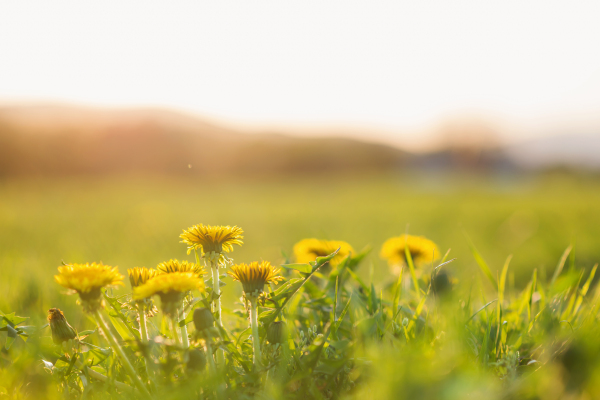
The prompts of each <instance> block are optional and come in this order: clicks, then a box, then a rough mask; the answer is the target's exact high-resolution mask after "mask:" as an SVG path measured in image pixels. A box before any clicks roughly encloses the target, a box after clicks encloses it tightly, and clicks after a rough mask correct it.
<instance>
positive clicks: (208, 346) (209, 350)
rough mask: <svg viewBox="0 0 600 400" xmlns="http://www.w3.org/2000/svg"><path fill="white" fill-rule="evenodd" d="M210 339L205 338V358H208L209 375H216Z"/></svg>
mask: <svg viewBox="0 0 600 400" xmlns="http://www.w3.org/2000/svg"><path fill="white" fill-rule="evenodd" d="M210 341H211V338H210V337H207V338H206V341H205V343H206V358H208V368H209V369H210V372H211V374H215V375H216V373H217V367H215V360H214V359H213V355H212V346H211V344H210Z"/></svg>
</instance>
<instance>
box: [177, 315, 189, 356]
mask: <svg viewBox="0 0 600 400" xmlns="http://www.w3.org/2000/svg"><path fill="white" fill-rule="evenodd" d="M179 315H180V318H178V319H181V320H183V321H185V311H184V310H183V309H182V310H181V314H179ZM181 342H182V343H183V348H184V349H187V348H189V347H190V339H189V338H188V331H187V325H183V326H182V327H181Z"/></svg>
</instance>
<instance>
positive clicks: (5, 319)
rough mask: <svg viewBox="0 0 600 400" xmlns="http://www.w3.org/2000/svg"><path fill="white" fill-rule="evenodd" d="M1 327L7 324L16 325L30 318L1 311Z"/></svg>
mask: <svg viewBox="0 0 600 400" xmlns="http://www.w3.org/2000/svg"><path fill="white" fill-rule="evenodd" d="M0 317H1V318H0V327H2V326H5V325H10V326H12V327H15V326H17V325H19V324H21V323H23V322H25V321H27V320H28V319H29V317H18V316H16V315H15V313H14V312H13V313H10V314H4V313H3V312H1V311H0Z"/></svg>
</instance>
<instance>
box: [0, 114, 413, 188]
mask: <svg viewBox="0 0 600 400" xmlns="http://www.w3.org/2000/svg"><path fill="white" fill-rule="evenodd" d="M409 159H410V155H409V154H408V153H406V152H404V151H401V150H399V149H396V148H392V147H389V146H386V145H382V144H373V143H365V142H360V141H357V140H351V139H343V138H299V137H290V136H285V135H283V134H279V133H276V132H270V133H266V132H265V133H256V134H245V133H240V132H236V131H234V130H232V129H227V128H224V127H221V126H217V125H213V124H211V123H208V122H206V121H204V120H202V119H200V118H196V117H193V116H189V115H185V114H179V113H176V112H172V111H167V110H162V109H141V110H104V109H90V108H77V107H67V106H47V105H44V106H13V107H2V108H0V175H4V176H23V175H41V176H46V175H82V174H83V175H89V174H116V173H149V174H169V175H170V174H176V175H178V174H181V175H183V174H185V175H190V174H191V175H202V176H211V177H221V176H227V175H231V174H238V175H239V174H242V175H256V174H258V175H264V174H270V175H277V174H289V173H304V172H310V171H324V170H328V171H340V172H350V171H369V170H388V169H394V168H397V167H399V166H401V165H403V164H406V163H407V162H408V161H409Z"/></svg>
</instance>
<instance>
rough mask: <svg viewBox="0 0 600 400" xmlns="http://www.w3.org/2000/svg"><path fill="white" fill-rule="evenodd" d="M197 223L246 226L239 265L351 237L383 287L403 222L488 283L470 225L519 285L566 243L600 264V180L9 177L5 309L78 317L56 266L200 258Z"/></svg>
mask: <svg viewBox="0 0 600 400" xmlns="http://www.w3.org/2000/svg"><path fill="white" fill-rule="evenodd" d="M197 223H204V224H213V225H214V224H222V225H225V224H229V225H238V226H241V227H242V228H243V229H244V231H245V239H244V242H245V243H244V245H243V246H242V247H241V248H239V247H236V248H235V251H234V253H232V256H233V258H234V260H235V261H237V262H249V261H253V260H259V259H265V260H270V261H272V262H273V263H276V264H278V263H282V262H284V261H285V260H286V257H288V256H289V255H290V254H291V249H292V246H293V244H294V243H295V242H297V241H298V240H300V239H302V238H306V237H318V238H326V239H340V240H346V241H348V242H349V243H350V244H352V245H353V246H354V248H355V249H356V250H362V249H363V248H365V247H366V246H371V247H372V249H373V250H372V252H371V254H370V256H369V258H368V262H367V263H365V264H364V265H366V267H365V266H363V267H362V270H361V271H360V273H361V274H362V276H363V277H365V278H367V279H369V278H370V277H371V276H372V278H373V281H374V282H375V283H376V284H377V283H382V282H383V281H385V280H387V279H388V278H389V276H388V275H389V270H388V267H387V265H386V264H385V262H384V261H382V260H380V258H379V255H378V254H379V249H380V247H381V244H382V243H383V241H384V240H385V239H387V238H389V237H391V236H394V235H399V234H401V233H404V232H405V231H406V229H407V225H408V229H409V232H410V233H412V234H416V235H425V236H427V237H429V238H431V239H432V240H434V241H435V242H436V243H438V245H439V247H440V249H441V250H442V252H445V250H447V249H448V248H451V249H452V250H451V256H453V257H457V258H458V260H457V262H455V263H454V264H453V265H452V267H451V269H450V270H449V271H451V272H452V273H453V274H455V275H456V276H458V277H459V278H460V279H463V280H465V279H480V277H481V275H480V273H479V272H478V271H479V269H478V267H477V266H476V263H475V261H474V260H473V257H472V255H471V253H470V251H469V247H468V244H467V241H466V239H465V237H464V235H463V232H467V233H468V235H469V236H470V237H471V239H472V240H473V242H474V243H475V245H476V246H477V247H478V249H479V250H480V252H481V253H482V255H483V256H484V257H485V259H486V261H487V262H488V264H490V267H491V268H492V270H493V271H494V273H495V271H496V270H498V269H500V268H501V267H502V264H503V262H504V260H505V259H506V257H507V256H508V255H509V254H513V256H514V258H513V261H512V264H511V271H512V272H514V274H515V277H514V281H515V282H516V285H517V286H519V285H521V284H524V283H525V281H526V280H528V279H529V277H530V274H531V271H532V270H533V269H534V268H538V271H539V274H540V276H541V277H542V278H543V277H544V274H548V275H549V274H551V273H552V271H553V270H554V267H555V266H556V263H557V262H558V260H559V258H560V255H561V253H562V252H563V250H564V249H565V248H566V247H567V246H568V245H569V244H574V245H575V252H574V253H575V261H576V264H577V266H579V267H585V268H590V267H591V266H592V265H593V264H594V263H596V262H598V261H599V260H600V246H599V245H598V238H600V181H599V180H598V179H597V177H589V176H588V177H585V176H573V175H562V174H554V175H545V176H538V177H535V176H523V177H520V178H515V177H506V176H504V177H484V176H480V177H473V176H471V177H468V178H467V177H456V176H436V175H429V176H427V175H393V176H392V175H387V176H358V177H352V178H349V177H345V178H341V177H331V176H330V177H328V176H323V177H319V178H310V179H309V178H298V179H289V180H287V181H257V180H250V181H245V182H244V181H241V180H240V181H238V182H208V183H207V182H203V181H198V180H176V179H167V178H161V179H159V178H156V179H149V178H135V177H122V178H119V179H97V180H93V179H70V180H22V181H18V180H12V181H1V182H0V228H1V229H0V293H2V296H0V310H2V311H4V312H9V311H16V312H17V313H18V314H24V315H27V316H30V317H32V323H34V322H35V321H40V320H42V319H44V318H45V317H46V311H47V309H48V308H50V307H58V308H61V309H63V310H65V313H68V314H69V315H73V317H72V318H71V320H72V321H73V322H74V323H75V324H77V325H79V324H80V323H82V321H79V320H78V319H80V318H81V312H80V307H78V306H76V304H75V298H74V297H69V296H66V295H65V294H64V291H63V290H62V289H61V288H59V286H58V285H57V284H56V283H55V282H54V280H53V275H54V274H55V273H56V267H57V266H58V265H60V263H61V260H64V261H65V262H88V261H89V262H91V261H102V262H104V263H105V264H108V265H116V266H119V268H120V270H121V273H125V274H126V269H127V268H129V267H134V266H147V267H154V266H155V265H156V264H157V263H159V262H161V261H164V260H168V259H170V258H178V259H185V258H187V259H189V260H192V259H193V258H192V257H191V256H187V255H186V247H185V245H183V244H181V243H179V238H178V236H179V234H180V233H181V231H182V229H184V228H187V227H189V226H191V225H194V224H197ZM369 266H370V267H369ZM238 286H239V285H231V284H229V285H228V286H225V288H224V296H225V301H224V307H225V308H227V307H229V308H231V307H233V301H234V300H235V298H236V297H238V296H239V295H240V293H241V292H240V291H239V289H240V288H238ZM75 315H78V316H79V317H75Z"/></svg>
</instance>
